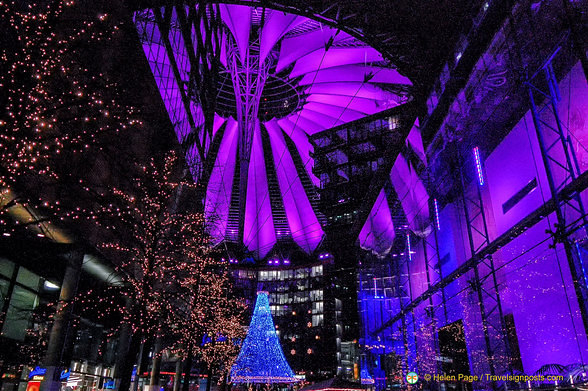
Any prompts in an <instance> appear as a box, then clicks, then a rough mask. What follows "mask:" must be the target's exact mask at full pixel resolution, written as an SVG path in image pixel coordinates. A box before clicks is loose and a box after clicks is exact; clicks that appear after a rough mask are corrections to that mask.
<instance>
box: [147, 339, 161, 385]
mask: <svg viewBox="0 0 588 391" xmlns="http://www.w3.org/2000/svg"><path fill="white" fill-rule="evenodd" d="M162 350H163V340H162V338H161V336H160V335H158V336H157V337H155V343H154V344H153V361H152V362H151V377H150V380H149V389H150V390H151V391H157V390H159V375H160V372H161V352H162Z"/></svg>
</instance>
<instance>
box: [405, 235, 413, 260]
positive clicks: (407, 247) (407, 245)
mask: <svg viewBox="0 0 588 391" xmlns="http://www.w3.org/2000/svg"><path fill="white" fill-rule="evenodd" d="M406 252H407V254H408V260H409V261H412V252H411V251H410V234H406Z"/></svg>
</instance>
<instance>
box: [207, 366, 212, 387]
mask: <svg viewBox="0 0 588 391" xmlns="http://www.w3.org/2000/svg"><path fill="white" fill-rule="evenodd" d="M206 374H207V375H208V378H207V379H206V391H210V387H212V368H211V367H210V366H208V369H207V371H206Z"/></svg>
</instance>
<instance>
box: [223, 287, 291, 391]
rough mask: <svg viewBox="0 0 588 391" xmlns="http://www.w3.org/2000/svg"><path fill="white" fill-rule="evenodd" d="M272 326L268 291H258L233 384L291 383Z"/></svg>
mask: <svg viewBox="0 0 588 391" xmlns="http://www.w3.org/2000/svg"><path fill="white" fill-rule="evenodd" d="M297 381H298V380H297V379H296V378H295V376H294V372H293V371H292V369H291V368H290V365H288V362H287V361H286V357H284V352H283V351H282V346H281V345H280V340H279V338H278V334H277V332H276V328H275V326H274V320H273V319H272V315H271V312H270V307H269V299H268V293H267V292H258V293H257V301H256V302H255V309H254V311H253V317H252V318H251V323H250V324H249V331H248V333H247V337H245V341H244V342H243V346H242V347H241V351H240V352H239V356H238V357H237V360H236V361H235V364H234V365H233V368H232V369H231V382H233V383H264V384H272V383H294V382H297Z"/></svg>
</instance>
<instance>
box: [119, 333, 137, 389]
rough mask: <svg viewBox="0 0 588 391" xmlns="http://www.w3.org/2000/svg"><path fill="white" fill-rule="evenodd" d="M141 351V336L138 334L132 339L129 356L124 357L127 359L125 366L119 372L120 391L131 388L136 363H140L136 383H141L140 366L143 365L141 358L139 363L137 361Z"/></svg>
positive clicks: (124, 362)
mask: <svg viewBox="0 0 588 391" xmlns="http://www.w3.org/2000/svg"><path fill="white" fill-rule="evenodd" d="M140 350H141V334H140V333H139V332H136V333H134V334H133V336H132V337H131V343H130V345H129V349H128V351H127V354H125V355H124V357H125V359H124V361H123V365H122V367H121V369H120V372H119V371H117V372H118V376H120V384H119V387H118V390H119V391H129V389H130V387H131V377H132V376H133V368H134V366H135V363H137V362H139V365H138V366H137V374H136V375H135V381H136V382H138V381H139V369H140V368H139V366H140V365H141V361H140V360H141V358H140V357H139V361H137V356H138V355H139V351H140Z"/></svg>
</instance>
